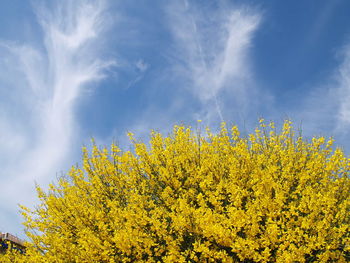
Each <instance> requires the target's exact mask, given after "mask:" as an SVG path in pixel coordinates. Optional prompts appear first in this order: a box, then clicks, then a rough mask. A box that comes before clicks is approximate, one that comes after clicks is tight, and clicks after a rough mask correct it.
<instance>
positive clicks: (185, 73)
mask: <svg viewBox="0 0 350 263" xmlns="http://www.w3.org/2000/svg"><path fill="white" fill-rule="evenodd" d="M168 14H169V17H170V25H171V29H172V32H173V36H174V40H175V50H176V51H175V55H174V60H177V62H178V63H177V67H176V71H177V73H178V74H179V75H181V76H182V77H184V78H186V79H187V80H188V81H189V82H190V84H189V86H190V87H191V90H192V92H193V94H194V95H195V96H196V97H197V98H198V99H199V101H200V102H201V103H202V104H203V105H205V107H207V106H208V105H210V106H209V108H207V110H206V113H205V114H206V116H207V118H212V117H214V116H209V115H210V114H211V113H212V112H213V109H214V112H216V113H217V115H218V116H219V118H220V119H221V120H223V116H222V112H221V111H222V110H221V108H220V103H219V99H218V96H219V95H220V93H221V92H222V91H223V90H225V89H226V90H229V91H230V93H231V94H234V95H233V97H234V99H235V101H236V102H237V103H241V104H246V103H248V93H247V92H248V89H249V88H252V86H253V85H252V83H251V81H252V78H251V77H252V76H251V75H252V73H251V69H250V63H249V49H250V46H251V42H252V38H253V36H254V33H255V32H256V30H257V29H258V27H259V24H260V21H261V15H260V14H258V13H257V12H256V11H254V10H250V9H248V8H245V7H234V6H233V7H232V6H231V7H229V8H219V9H218V10H216V11H213V10H204V9H200V8H199V7H198V6H196V5H194V4H192V3H190V2H188V1H184V2H183V3H180V2H179V1H175V2H173V4H172V5H171V6H170V7H169V9H168Z"/></svg>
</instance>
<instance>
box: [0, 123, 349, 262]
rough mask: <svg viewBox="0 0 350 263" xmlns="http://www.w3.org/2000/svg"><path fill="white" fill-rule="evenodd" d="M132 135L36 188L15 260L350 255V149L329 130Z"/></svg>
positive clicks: (339, 258)
mask: <svg viewBox="0 0 350 263" xmlns="http://www.w3.org/2000/svg"><path fill="white" fill-rule="evenodd" d="M130 137H131V140H132V142H133V146H134V147H133V149H132V150H131V151H121V150H120V149H119V148H118V147H117V146H116V145H114V144H113V145H112V146H111V149H109V150H108V149H106V148H103V149H99V148H98V147H96V146H94V147H93V149H92V152H91V154H89V152H88V150H87V149H85V148H84V149H83V153H84V154H83V165H82V167H81V168H78V167H73V168H72V169H71V171H70V172H69V175H68V176H67V177H64V178H60V179H59V180H58V182H57V184H56V185H54V184H52V185H50V189H49V191H48V192H44V191H43V190H41V189H40V188H39V187H38V189H37V190H38V194H39V198H40V200H41V203H40V205H39V206H38V207H37V208H36V209H35V210H34V211H30V210H29V209H26V208H23V209H24V210H23V214H24V216H25V218H26V222H25V226H26V227H27V229H28V233H27V235H28V236H29V238H30V240H31V242H30V243H29V244H28V245H27V246H28V247H27V252H26V255H17V257H16V259H17V261H18V262H21V261H23V262H287V263H288V262H350V214H349V212H350V177H349V172H350V159H349V158H347V157H345V156H344V154H343V152H342V151H341V150H340V149H333V146H332V144H333V140H332V139H330V140H329V141H327V142H326V141H325V139H324V138H323V137H321V138H313V139H312V140H311V141H310V142H307V141H306V140H304V139H303V138H302V137H301V136H296V135H295V134H294V131H293V129H292V127H291V123H290V122H289V121H286V122H285V123H284V125H283V129H282V131H281V132H277V131H276V129H275V128H274V124H273V123H270V124H268V125H265V123H264V122H263V121H261V123H260V126H259V128H257V129H256V130H255V133H254V134H251V135H249V136H246V137H244V136H240V134H239V131H238V129H237V127H233V128H232V129H231V130H228V129H227V128H226V125H222V127H221V131H220V132H219V133H218V134H213V133H212V132H210V131H209V130H207V132H206V134H200V132H198V131H194V132H193V131H192V130H191V129H190V128H186V127H183V126H175V128H174V131H173V133H172V134H171V135H169V136H167V137H163V136H162V135H161V134H159V133H156V132H153V133H152V135H151V141H150V143H149V146H147V145H146V144H144V143H141V142H138V141H137V140H135V139H134V138H133V136H132V135H130ZM7 256H11V255H7ZM0 259H1V256H0ZM5 262H6V261H5Z"/></svg>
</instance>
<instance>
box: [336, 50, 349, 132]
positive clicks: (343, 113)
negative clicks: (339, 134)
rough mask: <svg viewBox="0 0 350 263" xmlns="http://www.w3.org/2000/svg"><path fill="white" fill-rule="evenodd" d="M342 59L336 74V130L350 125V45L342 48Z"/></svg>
mask: <svg viewBox="0 0 350 263" xmlns="http://www.w3.org/2000/svg"><path fill="white" fill-rule="evenodd" d="M343 57H344V60H343V62H342V64H341V65H340V66H339V69H338V72H337V80H338V84H339V100H340V106H339V113H338V126H339V127H338V129H342V128H345V127H349V125H350V45H348V46H347V47H345V48H344V51H343Z"/></svg>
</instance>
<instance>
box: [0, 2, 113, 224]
mask: <svg viewBox="0 0 350 263" xmlns="http://www.w3.org/2000/svg"><path fill="white" fill-rule="evenodd" d="M34 3H36V4H38V3H39V2H34ZM40 3H43V2H40ZM50 4H51V6H44V5H43V4H40V5H33V7H34V8H35V11H36V14H37V19H38V22H39V24H40V25H41V27H42V31H43V39H42V41H38V45H37V46H36V47H33V46H30V45H27V44H18V43H13V42H9V41H4V40H2V41H1V48H0V56H1V57H6V58H7V64H6V66H7V67H10V68H11V69H6V70H8V71H9V73H10V74H11V75H10V76H8V77H7V78H8V80H7V82H6V83H7V84H8V83H10V84H11V85H12V86H11V85H10V84H8V85H7V87H10V88H11V89H12V91H11V94H12V95H13V96H12V101H11V102H10V103H6V102H5V101H4V100H3V99H1V102H2V105H3V106H2V108H1V112H2V115H0V127H1V128H0V142H1V147H0V157H1V159H3V158H4V159H5V157H6V162H5V161H2V160H0V163H1V165H2V169H1V172H0V178H1V180H2V184H1V185H2V187H1V188H2V190H1V191H0V199H1V200H8V201H9V202H8V204H4V203H1V206H14V202H22V203H23V202H24V201H28V200H30V202H32V200H33V197H34V193H33V192H32V189H33V183H34V180H35V181H39V182H40V181H47V180H51V179H52V178H53V176H54V173H55V172H56V171H59V170H60V168H62V167H60V165H62V163H63V162H64V160H65V158H67V156H68V155H69V154H70V147H71V145H72V139H73V138H74V136H76V135H77V134H76V133H77V125H76V124H75V117H74V108H75V106H76V104H77V99H78V98H79V96H80V95H81V94H82V92H83V91H84V89H86V88H87V84H89V83H91V82H95V81H98V80H100V79H101V78H103V77H104V72H105V69H107V68H108V67H110V66H111V65H113V62H112V61H109V60H105V59H103V56H102V54H101V53H99V50H101V46H100V45H101V43H102V40H103V33H104V30H105V28H106V26H107V24H108V23H109V21H107V20H106V17H108V16H106V13H105V12H106V11H105V10H106V9H105V7H106V5H105V2H104V1H93V0H92V1H55V2H50ZM0 65H2V66H4V64H0ZM17 79H21V81H20V80H17ZM20 85H21V86H20ZM0 89H6V86H5V85H4V86H2V87H1V88H0ZM2 92H5V90H2ZM6 92H8V93H10V92H9V91H6ZM7 98H9V96H7ZM18 102H20V103H18ZM13 111H16V112H17V116H16V118H12V117H13V116H12V115H13V114H14V113H13ZM14 163H15V164H16V165H13V164H14ZM4 185H5V186H6V187H3V186H4ZM30 202H29V203H30ZM11 209H17V207H16V206H14V207H12V208H11ZM0 223H2V225H3V226H5V225H6V223H7V224H8V222H6V223H5V222H0Z"/></svg>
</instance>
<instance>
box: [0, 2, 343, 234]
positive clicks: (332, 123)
mask: <svg viewBox="0 0 350 263" xmlns="http://www.w3.org/2000/svg"><path fill="white" fill-rule="evenodd" d="M348 14H350V2H349V1H347V0H334V1H326V0H317V1H316V0H309V1H277V0H271V1H253V0H251V1H224V0H222V1H220V0H217V1H211V0H206V1H204V0H202V1H190V0H188V1H186V0H185V1H182V0H177V1H175V0H173V1H172V0H170V1H160V0H155V1H147V0H143V1H142V0H138V1H136V0H130V1H112V0H110V1H108V0H106V1H102V0H101V1H93V0H91V1H90V0H85V1H83V0H76V1H73V0H71V1H69V0H61V1H58V0H57V1H22V0H3V1H1V3H0V166H1V171H0V186H1V187H0V188H1V191H0V231H6V232H12V233H16V234H18V235H20V236H23V233H22V230H21V229H22V226H21V223H20V222H21V217H20V215H19V213H18V206H17V204H18V203H20V204H24V205H27V206H33V205H35V203H36V202H37V200H36V197H35V196H36V195H35V192H34V186H35V182H36V183H38V184H40V185H42V186H44V187H45V185H47V184H48V183H49V182H51V181H53V180H55V178H56V177H57V176H59V175H60V174H62V173H65V172H67V171H68V169H69V167H70V166H71V165H74V164H76V163H79V160H80V157H81V153H80V149H81V146H82V145H90V139H91V138H92V137H94V138H95V139H96V141H97V143H98V144H101V145H109V144H110V143H111V142H112V141H117V142H118V143H119V144H120V145H121V146H122V147H128V142H127V139H126V133H127V132H128V131H132V132H133V133H134V134H135V135H136V136H137V137H138V138H141V139H144V140H145V141H146V140H147V136H148V134H149V131H150V130H151V129H155V130H158V131H161V132H163V133H167V132H169V131H170V130H171V129H172V126H173V125H174V124H181V123H183V124H186V125H192V126H195V125H196V123H197V120H198V119H201V120H202V121H203V125H205V126H210V127H212V128H213V129H214V130H215V129H217V128H218V124H219V123H220V122H221V121H223V120H224V121H226V122H227V123H229V124H237V125H239V127H240V128H241V130H243V131H244V132H249V131H251V129H252V128H253V127H254V126H255V125H256V123H257V120H258V119H259V118H260V117H264V118H265V119H266V120H274V121H275V122H277V123H281V122H282V121H283V120H284V119H286V118H289V119H291V120H292V121H293V122H294V123H295V126H297V127H302V130H303V133H304V135H305V136H306V137H309V136H313V135H324V136H334V137H335V139H336V141H337V143H338V144H339V145H341V146H342V147H343V148H344V149H345V151H346V152H347V153H348V152H349V151H350V143H349V141H348V139H347V138H348V136H349V135H350V132H349V128H350V104H349V102H350V16H349V15H348Z"/></svg>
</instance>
